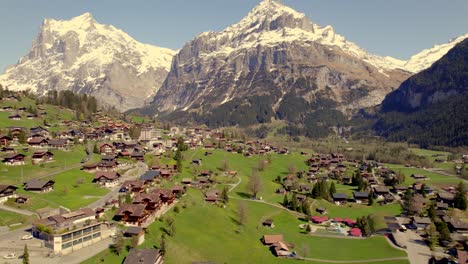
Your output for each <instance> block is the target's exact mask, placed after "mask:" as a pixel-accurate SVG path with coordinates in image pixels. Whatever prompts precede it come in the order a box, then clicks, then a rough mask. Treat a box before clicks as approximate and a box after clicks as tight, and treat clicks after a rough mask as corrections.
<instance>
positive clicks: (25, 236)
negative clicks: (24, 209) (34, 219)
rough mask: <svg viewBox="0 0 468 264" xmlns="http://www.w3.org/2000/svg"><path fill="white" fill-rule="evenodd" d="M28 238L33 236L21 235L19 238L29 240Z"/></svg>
mask: <svg viewBox="0 0 468 264" xmlns="http://www.w3.org/2000/svg"><path fill="white" fill-rule="evenodd" d="M30 239H33V236H31V235H24V236H22V237H21V240H30Z"/></svg>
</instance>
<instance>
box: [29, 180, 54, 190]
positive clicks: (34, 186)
mask: <svg viewBox="0 0 468 264" xmlns="http://www.w3.org/2000/svg"><path fill="white" fill-rule="evenodd" d="M54 184H55V182H54V181H52V180H41V179H32V180H29V181H27V182H26V183H25V184H24V190H26V191H29V192H39V193H45V192H50V191H52V190H53V189H54Z"/></svg>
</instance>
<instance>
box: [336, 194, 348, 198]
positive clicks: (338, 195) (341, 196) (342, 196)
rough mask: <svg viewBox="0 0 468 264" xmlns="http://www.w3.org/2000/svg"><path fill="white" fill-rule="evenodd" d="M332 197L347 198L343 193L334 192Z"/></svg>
mask: <svg viewBox="0 0 468 264" xmlns="http://www.w3.org/2000/svg"><path fill="white" fill-rule="evenodd" d="M333 199H348V196H347V195H346V194H345V193H334V194H333Z"/></svg>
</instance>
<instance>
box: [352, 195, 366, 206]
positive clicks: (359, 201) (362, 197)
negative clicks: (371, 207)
mask: <svg viewBox="0 0 468 264" xmlns="http://www.w3.org/2000/svg"><path fill="white" fill-rule="evenodd" d="M353 198H354V201H355V202H356V203H357V204H367V203H368V202H369V193H368V192H353Z"/></svg>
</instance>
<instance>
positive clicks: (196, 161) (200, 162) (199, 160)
mask: <svg viewBox="0 0 468 264" xmlns="http://www.w3.org/2000/svg"><path fill="white" fill-rule="evenodd" d="M192 164H193V165H199V166H201V165H202V160H201V159H194V160H192Z"/></svg>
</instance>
